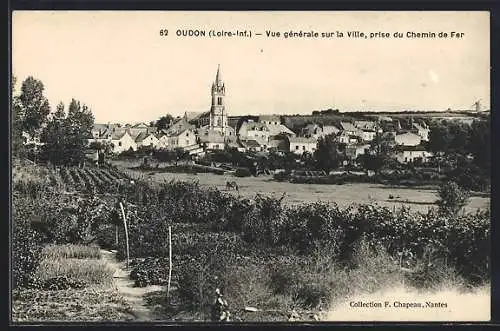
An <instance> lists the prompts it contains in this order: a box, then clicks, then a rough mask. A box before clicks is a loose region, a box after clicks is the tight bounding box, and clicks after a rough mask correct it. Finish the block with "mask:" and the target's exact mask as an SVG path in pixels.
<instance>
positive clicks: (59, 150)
mask: <svg viewBox="0 0 500 331" xmlns="http://www.w3.org/2000/svg"><path fill="white" fill-rule="evenodd" d="M65 120H66V113H65V111H64V104H63V103H62V102H60V103H59V104H58V105H57V108H56V112H55V113H54V114H53V116H52V119H51V120H50V121H49V122H48V123H47V126H46V127H45V129H44V130H43V131H42V135H41V141H42V142H43V143H44V145H43V147H42V157H43V158H44V159H46V160H48V161H50V162H51V163H52V164H64V163H66V157H65V156H66V153H65V151H66V136H67V132H66V123H65Z"/></svg>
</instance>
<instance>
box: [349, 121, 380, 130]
mask: <svg viewBox="0 0 500 331" xmlns="http://www.w3.org/2000/svg"><path fill="white" fill-rule="evenodd" d="M354 126H355V127H357V128H358V129H361V130H365V131H374V130H375V128H376V125H375V122H373V121H354Z"/></svg>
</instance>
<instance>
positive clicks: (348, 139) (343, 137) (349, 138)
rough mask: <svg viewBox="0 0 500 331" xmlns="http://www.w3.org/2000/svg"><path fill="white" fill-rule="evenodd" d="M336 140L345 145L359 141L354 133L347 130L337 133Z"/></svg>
mask: <svg viewBox="0 0 500 331" xmlns="http://www.w3.org/2000/svg"><path fill="white" fill-rule="evenodd" d="M337 141H338V142H339V143H343V144H346V145H353V144H357V143H359V142H360V137H359V136H356V135H351V134H349V133H347V131H342V132H340V133H338V134H337Z"/></svg>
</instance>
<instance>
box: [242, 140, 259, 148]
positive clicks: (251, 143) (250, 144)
mask: <svg viewBox="0 0 500 331" xmlns="http://www.w3.org/2000/svg"><path fill="white" fill-rule="evenodd" d="M240 145H241V146H242V147H260V146H261V145H260V144H259V143H258V142H257V141H256V140H253V139H249V140H240Z"/></svg>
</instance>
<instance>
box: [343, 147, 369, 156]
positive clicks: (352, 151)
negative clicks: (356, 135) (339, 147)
mask: <svg viewBox="0 0 500 331" xmlns="http://www.w3.org/2000/svg"><path fill="white" fill-rule="evenodd" d="M369 148H370V145H369V144H356V145H348V146H346V148H345V154H346V156H347V157H348V158H350V159H352V160H355V159H356V158H357V157H358V156H360V155H364V154H365V152H366V150H367V149H369Z"/></svg>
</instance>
